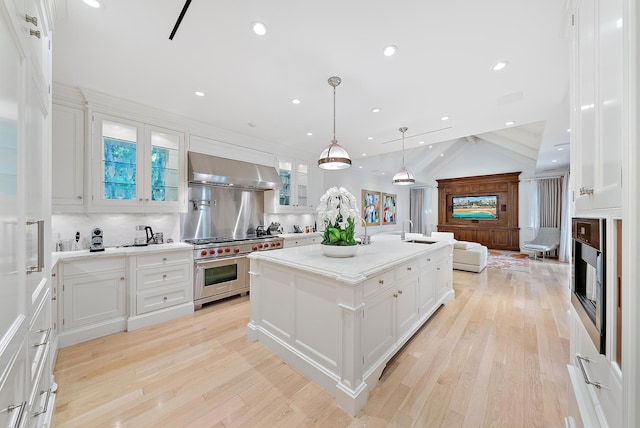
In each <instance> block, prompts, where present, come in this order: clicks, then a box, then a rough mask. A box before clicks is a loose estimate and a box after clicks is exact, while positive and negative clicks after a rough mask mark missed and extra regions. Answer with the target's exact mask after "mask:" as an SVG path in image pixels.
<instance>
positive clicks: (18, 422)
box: [0, 401, 27, 428]
mask: <svg viewBox="0 0 640 428" xmlns="http://www.w3.org/2000/svg"><path fill="white" fill-rule="evenodd" d="M26 407H27V402H26V401H23V402H22V404H20V405H19V406H16V405H13V404H10V405H9V406H8V407H6V408H4V409H2V410H0V413H11V412H13V411H14V410H16V409H20V413H18V417H17V418H16V423H15V424H14V425H13V427H12V428H18V427H20V426H22V417H23V416H24V409H25V408H26Z"/></svg>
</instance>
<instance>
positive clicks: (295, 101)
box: [291, 98, 300, 104]
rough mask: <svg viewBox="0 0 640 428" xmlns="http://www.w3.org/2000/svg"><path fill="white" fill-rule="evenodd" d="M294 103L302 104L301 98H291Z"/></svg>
mask: <svg viewBox="0 0 640 428" xmlns="http://www.w3.org/2000/svg"><path fill="white" fill-rule="evenodd" d="M291 102H292V103H293V104H300V100H299V99H298V98H294V99H292V100H291Z"/></svg>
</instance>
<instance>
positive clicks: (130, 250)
mask: <svg viewBox="0 0 640 428" xmlns="http://www.w3.org/2000/svg"><path fill="white" fill-rule="evenodd" d="M177 249H185V250H189V249H191V250H192V249H193V245H191V244H187V243H184V242H173V243H171V244H151V245H146V246H141V247H135V246H133V247H107V248H105V250H104V251H96V252H93V253H92V252H90V251H89V250H78V251H61V252H60V251H58V252H56V251H54V252H53V253H51V269H54V268H55V267H56V265H57V264H58V262H59V261H64V260H77V259H84V258H89V257H92V258H99V257H112V256H133V255H138V254H144V253H152V252H157V251H170V250H177Z"/></svg>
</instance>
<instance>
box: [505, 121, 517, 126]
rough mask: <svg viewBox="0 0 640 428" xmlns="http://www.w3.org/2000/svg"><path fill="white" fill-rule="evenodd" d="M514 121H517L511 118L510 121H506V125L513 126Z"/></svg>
mask: <svg viewBox="0 0 640 428" xmlns="http://www.w3.org/2000/svg"><path fill="white" fill-rule="evenodd" d="M514 123H515V122H514V121H513V120H510V121H509V122H507V123H505V125H507V126H511V125H513V124H514Z"/></svg>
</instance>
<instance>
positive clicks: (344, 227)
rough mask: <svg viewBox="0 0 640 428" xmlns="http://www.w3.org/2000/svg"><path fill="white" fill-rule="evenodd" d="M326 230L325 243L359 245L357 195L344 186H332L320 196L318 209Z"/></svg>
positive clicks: (323, 242) (323, 241)
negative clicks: (356, 230) (356, 227)
mask: <svg viewBox="0 0 640 428" xmlns="http://www.w3.org/2000/svg"><path fill="white" fill-rule="evenodd" d="M316 211H318V214H319V216H320V220H321V221H322V222H323V223H324V226H325V230H324V236H323V240H322V244H324V245H357V242H356V241H355V239H354V237H353V236H354V233H355V225H356V221H357V220H358V219H359V218H360V212H359V210H358V207H357V200H356V197H355V196H353V195H352V194H351V193H349V191H348V190H347V189H345V188H344V187H340V188H337V187H331V188H330V189H329V190H327V191H326V193H325V194H324V195H322V197H321V198H320V205H318V208H317V210H316Z"/></svg>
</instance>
